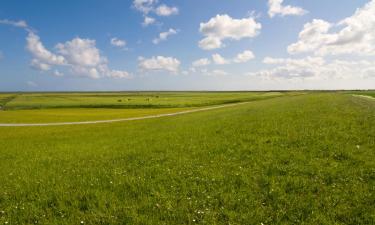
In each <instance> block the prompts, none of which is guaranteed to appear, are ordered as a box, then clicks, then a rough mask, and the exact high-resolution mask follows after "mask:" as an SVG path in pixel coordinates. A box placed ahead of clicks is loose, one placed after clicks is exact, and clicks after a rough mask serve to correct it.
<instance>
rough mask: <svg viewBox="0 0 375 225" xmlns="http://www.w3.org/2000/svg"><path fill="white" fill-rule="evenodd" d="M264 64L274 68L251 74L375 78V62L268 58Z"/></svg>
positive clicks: (270, 76) (287, 76) (286, 77)
mask: <svg viewBox="0 0 375 225" xmlns="http://www.w3.org/2000/svg"><path fill="white" fill-rule="evenodd" d="M263 63H265V64H269V65H273V66H274V68H270V69H266V70H261V71H257V72H253V73H250V75H252V76H261V77H263V78H266V79H319V80H324V79H329V78H336V79H346V78H366V77H375V62H372V61H367V60H360V61H345V60H331V61H327V60H325V59H324V58H321V57H310V56H309V57H305V58H300V59H291V58H271V57H266V58H264V60H263Z"/></svg>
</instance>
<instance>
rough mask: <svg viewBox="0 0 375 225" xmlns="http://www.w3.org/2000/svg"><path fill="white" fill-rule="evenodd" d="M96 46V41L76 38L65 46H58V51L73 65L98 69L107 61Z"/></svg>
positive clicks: (60, 44)
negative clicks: (97, 67)
mask: <svg viewBox="0 0 375 225" xmlns="http://www.w3.org/2000/svg"><path fill="white" fill-rule="evenodd" d="M95 45H96V42H95V40H91V39H81V38H74V39H73V40H71V41H67V42H65V43H64V44H62V43H59V44H57V45H56V49H57V51H58V52H59V53H60V54H61V55H63V56H64V57H65V58H66V60H67V61H68V62H69V63H70V64H72V65H77V66H84V67H96V66H98V65H99V64H101V63H103V62H106V60H107V59H106V58H103V57H101V55H100V52H99V49H97V48H96V46H95Z"/></svg>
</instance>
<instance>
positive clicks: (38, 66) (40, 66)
mask: <svg viewBox="0 0 375 225" xmlns="http://www.w3.org/2000/svg"><path fill="white" fill-rule="evenodd" d="M30 66H31V67H32V68H34V69H36V70H40V71H48V70H50V69H51V65H50V64H47V63H43V62H41V61H39V60H37V59H32V60H31V63H30Z"/></svg>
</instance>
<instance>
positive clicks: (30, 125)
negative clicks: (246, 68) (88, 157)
mask: <svg viewBox="0 0 375 225" xmlns="http://www.w3.org/2000/svg"><path fill="white" fill-rule="evenodd" d="M250 102H252V101H250ZM250 102H240V103H234V104H226V105H218V106H212V107H205V108H199V109H192V110H186V111H181V112H175V113H164V114H157V115H150V116H141V117H131V118H123V119H112V120H96V121H82V122H59V123H0V127H46V126H66V125H85V124H101V123H117V122H125V121H136V120H145V119H155V118H162V117H172V116H178V115H184V114H190V113H195V112H203V111H209V110H214V109H221V108H228V107H233V106H238V105H244V104H247V103H250Z"/></svg>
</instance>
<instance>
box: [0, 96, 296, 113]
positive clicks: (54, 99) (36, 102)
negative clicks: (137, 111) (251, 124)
mask: <svg viewBox="0 0 375 225" xmlns="http://www.w3.org/2000/svg"><path fill="white" fill-rule="evenodd" d="M295 94H301V93H297V92H290V93H287V92H285V93H280V92H119V93H49V94H45V93H29V94H18V95H17V96H16V97H15V98H14V99H12V100H11V101H8V102H7V104H6V107H5V109H6V110H15V109H45V108H179V107H200V106H208V105H218V104H226V103H235V102H243V101H253V100H261V99H267V98H272V97H279V96H282V95H295ZM0 97H1V96H0Z"/></svg>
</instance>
